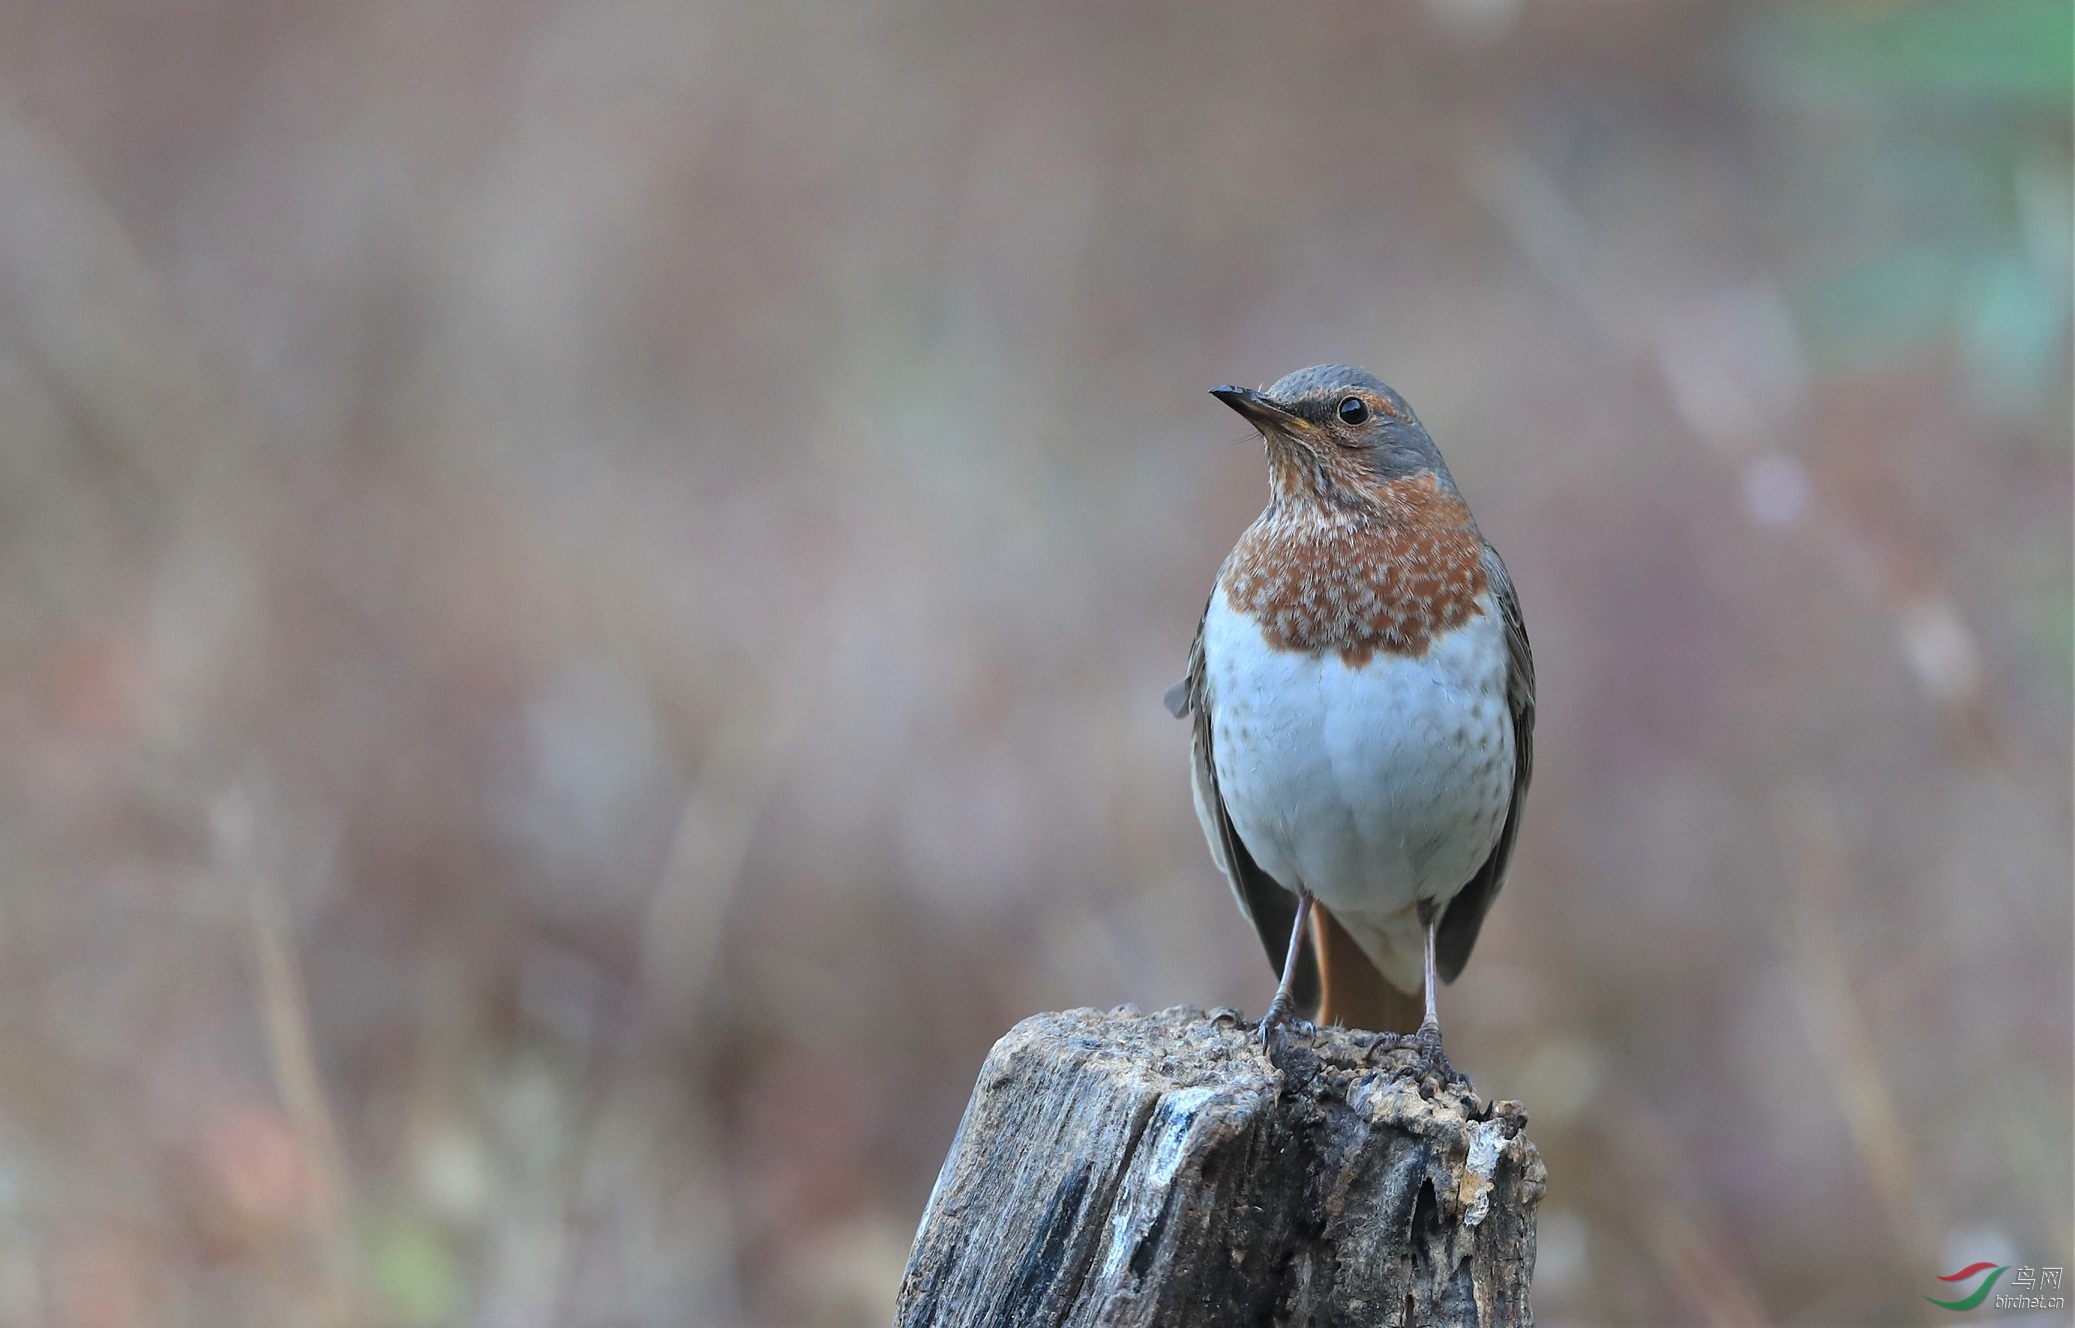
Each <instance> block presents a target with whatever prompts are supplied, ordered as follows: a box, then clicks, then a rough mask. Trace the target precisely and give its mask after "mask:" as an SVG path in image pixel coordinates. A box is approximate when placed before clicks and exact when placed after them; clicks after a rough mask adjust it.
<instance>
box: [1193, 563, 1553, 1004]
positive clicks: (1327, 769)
mask: <svg viewBox="0 0 2075 1328" xmlns="http://www.w3.org/2000/svg"><path fill="white" fill-rule="evenodd" d="M1488 598H1489V597H1488V596H1487V599H1488ZM1481 607H1482V608H1483V609H1484V612H1483V613H1482V614H1481V615H1478V616H1475V617H1473V618H1471V619H1470V620H1469V621H1468V622H1467V623H1465V624H1464V625H1463V626H1462V627H1461V628H1459V629H1458V630H1456V631H1453V632H1450V633H1449V634H1447V635H1446V636H1444V637H1442V638H1441V639H1439V640H1436V641H1434V642H1433V643H1432V644H1431V645H1430V646H1429V647H1428V649H1427V651H1426V653H1425V654H1423V655H1421V656H1419V657H1418V658H1416V659H1413V658H1406V657H1404V656H1399V655H1389V654H1384V653H1382V652H1378V653H1377V654H1376V655H1374V656H1373V657H1371V658H1370V659H1369V660H1368V661H1367V662H1366V663H1364V664H1363V665H1362V666H1360V667H1358V668H1351V667H1349V666H1348V665H1347V664H1345V663H1343V662H1342V661H1341V659H1340V657H1339V656H1338V655H1337V654H1334V653H1331V652H1325V653H1321V654H1315V655H1314V654H1303V653H1297V652H1292V651H1281V650H1274V649H1271V648H1270V647H1269V646H1268V644H1267V643H1266V642H1265V641H1263V640H1262V638H1261V632H1260V629H1259V628H1258V627H1257V626H1256V625H1255V624H1254V622H1253V620H1252V619H1250V618H1247V617H1245V616H1243V615H1241V614H1239V613H1238V612H1236V611H1234V610H1233V609H1232V608H1231V606H1230V605H1229V604H1228V603H1227V602H1226V599H1225V594H1224V591H1223V590H1222V589H1220V590H1219V592H1218V593H1217V595H1216V596H1215V597H1214V598H1213V599H1212V601H1211V605H1210V610H1209V613H1208V615H1207V616H1206V617H1205V619H1204V624H1203V650H1204V667H1205V671H1206V675H1207V682H1208V684H1209V685H1208V687H1207V688H1206V690H1207V692H1208V694H1209V703H1210V713H1211V734H1212V745H1213V753H1214V756H1215V758H1216V766H1217V776H1218V790H1219V792H1220V793H1221V794H1222V795H1223V797H1224V801H1225V808H1226V810H1227V812H1228V813H1229V814H1230V816H1231V817H1232V823H1233V826H1234V828H1236V829H1237V830H1238V831H1239V836H1240V838H1241V839H1242V840H1243V841H1245V843H1246V846H1247V850H1248V851H1249V852H1250V853H1252V854H1253V857H1254V861H1255V862H1257V863H1258V864H1259V865H1260V866H1261V868H1262V870H1264V871H1266V872H1267V873H1268V874H1269V875H1270V876H1273V877H1274V878H1275V879H1276V880H1277V881H1278V882H1280V883H1281V884H1282V885H1283V886H1285V887H1287V888H1289V889H1292V890H1295V889H1299V888H1301V889H1304V890H1308V891H1310V892H1311V893H1312V894H1313V895H1315V896H1317V897H1318V898H1319V899H1320V900H1322V901H1324V903H1325V904H1326V906H1327V907H1328V908H1330V909H1332V911H1333V913H1334V915H1335V916H1336V917H1338V918H1339V919H1341V921H1342V922H1343V923H1345V924H1346V925H1347V928H1348V931H1349V933H1350V934H1351V935H1353V936H1354V938H1355V939H1356V940H1357V941H1359V942H1361V943H1362V946H1363V948H1364V949H1365V950H1367V951H1368V952H1369V953H1370V957H1371V958H1372V959H1374V960H1375V961H1376V963H1377V965H1378V967H1379V968H1381V969H1382V971H1383V973H1384V975H1385V976H1386V977H1388V978H1390V979H1391V980H1392V981H1393V982H1394V983H1396V984H1397V985H1398V986H1400V987H1402V988H1404V989H1406V990H1417V988H1418V986H1419V980H1420V953H1421V950H1420V939H1421V937H1420V926H1419V921H1418V917H1417V910H1416V907H1415V905H1416V904H1417V902H1418V901H1419V900H1421V899H1432V900H1435V901H1436V902H1439V903H1445V902H1446V901H1447V900H1449V899H1450V898H1452V897H1454V895H1455V893H1456V891H1458V890H1460V889H1461V888H1462V887H1463V886H1464V885H1465V884H1467V883H1468V881H1469V879H1470V877H1471V876H1473V875H1475V874H1476V871H1477V869H1478V867H1480V866H1482V865H1483V863H1484V860H1485V858H1486V857H1488V856H1489V855H1490V853H1491V850H1492V848H1493V846H1494V845H1496V844H1497V843H1498V838H1499V831H1500V829H1501V827H1502V826H1503V825H1504V823H1505V817H1506V808H1507V805H1508V803H1509V802H1510V801H1511V799H1512V791H1513V718H1512V714H1511V712H1510V711H1508V710H1507V708H1506V642H1505V633H1504V629H1503V627H1502V626H1501V625H1500V620H1499V616H1498V613H1497V612H1496V610H1495V608H1494V606H1493V605H1491V604H1490V603H1488V602H1487V603H1484V604H1482V606H1481Z"/></svg>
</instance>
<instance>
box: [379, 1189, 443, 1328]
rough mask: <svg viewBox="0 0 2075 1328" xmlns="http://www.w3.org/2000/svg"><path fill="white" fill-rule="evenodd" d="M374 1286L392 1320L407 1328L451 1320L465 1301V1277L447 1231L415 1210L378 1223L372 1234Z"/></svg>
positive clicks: (430, 1326) (433, 1327)
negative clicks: (444, 1232) (449, 1245)
mask: <svg viewBox="0 0 2075 1328" xmlns="http://www.w3.org/2000/svg"><path fill="white" fill-rule="evenodd" d="M367 1248H368V1264H369V1270H370V1272H371V1273H372V1275H373V1278H374V1284H375V1289H376V1290H377V1291H378V1292H379V1293H380V1294H381V1297H382V1304H383V1306H384V1307H385V1309H386V1310H387V1311H388V1314H389V1317H390V1319H391V1320H392V1321H394V1322H396V1323H399V1324H403V1325H405V1328H436V1325H439V1324H443V1323H447V1322H450V1321H451V1320H452V1319H453V1317H454V1312H455V1310H456V1309H457V1308H458V1307H459V1304H460V1300H461V1279H460V1274H459V1270H458V1269H457V1268H456V1267H455V1266H454V1256H453V1254H452V1252H451V1251H450V1250H449V1249H448V1247H447V1241H446V1237H445V1235H444V1234H443V1233H442V1232H441V1231H440V1230H439V1228H438V1227H436V1226H434V1225H433V1224H432V1223H430V1222H427V1221H425V1220H424V1219H423V1218H420V1217H416V1216H414V1215H411V1214H395V1215H392V1216H390V1217H386V1218H384V1219H382V1220H381V1221H380V1222H378V1223H377V1224H376V1226H375V1228H374V1230H373V1231H372V1232H371V1233H370V1235H369V1238H368V1246H367Z"/></svg>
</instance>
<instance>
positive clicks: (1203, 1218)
mask: <svg viewBox="0 0 2075 1328" xmlns="http://www.w3.org/2000/svg"><path fill="white" fill-rule="evenodd" d="M1411 1058H1412V1053H1411V1051H1410V1050H1408V1049H1404V1048H1401V1047H1400V1046H1399V1039H1397V1038H1395V1037H1393V1036H1391V1035H1388V1034H1385V1035H1377V1034H1372V1033H1360V1032H1354V1031H1350V1030H1346V1029H1338V1028H1327V1029H1320V1030H1319V1031H1318V1033H1317V1035H1316V1036H1315V1037H1312V1038H1302V1037H1300V1038H1296V1039H1294V1040H1293V1043H1292V1045H1291V1046H1290V1047H1289V1049H1287V1050H1286V1051H1285V1052H1284V1053H1283V1054H1282V1055H1281V1057H1280V1061H1281V1065H1280V1068H1278V1067H1277V1066H1276V1065H1273V1064H1271V1063H1270V1062H1269V1060H1268V1058H1267V1056H1266V1055H1265V1054H1264V1053H1263V1052H1262V1049H1261V1046H1260V1043H1259V1042H1258V1041H1256V1040H1255V1038H1254V1036H1253V1030H1252V1028H1251V1027H1250V1026H1249V1025H1247V1024H1245V1023H1242V1022H1240V1021H1239V1020H1238V1018H1237V1017H1236V1016H1234V1015H1232V1014H1231V1013H1230V1012H1219V1013H1215V1014H1205V1013H1204V1012H1202V1011H1200V1010H1195V1009H1190V1008H1187V1007H1182V1008H1177V1009H1173V1010H1164V1011H1161V1012H1159V1013H1157V1014H1141V1013H1139V1012H1138V1011H1136V1010H1133V1009H1131V1008H1129V1007H1126V1008H1124V1009H1121V1010H1117V1011H1114V1012H1111V1013H1109V1014H1103V1013H1100V1012H1097V1011H1093V1010H1070V1011H1066V1012H1064V1013H1060V1014H1042V1015H1035V1016H1033V1017H1031V1018H1029V1019H1026V1020H1024V1021H1023V1022H1022V1023H1020V1024H1018V1025H1017V1026H1016V1027H1015V1028H1013V1029H1011V1030H1010V1031H1009V1033H1008V1034H1007V1035H1006V1036H1005V1037H1003V1038H1002V1040H1001V1041H1000V1042H998V1043H996V1044H995V1048H994V1051H993V1052H992V1053H991V1054H990V1055H989V1056H988V1058H987V1063H986V1065H985V1066H984V1067H982V1069H981V1071H980V1078H979V1082H978V1083H977V1084H976V1085H975V1086H974V1089H973V1097H972V1101H971V1102H970V1103H969V1104H968V1105H967V1107H966V1113H965V1120H964V1121H963V1123H962V1124H961V1125H960V1126H959V1130H958V1136H957V1138H956V1139H955V1140H953V1142H952V1145H951V1152H950V1155H949V1156H948V1157H947V1158H946V1159H945V1161H944V1167H943V1170H942V1172H941V1173H940V1174H939V1175H938V1177H937V1184H936V1188H935V1189H934V1190H933V1191H932V1193H931V1195H930V1201H929V1208H928V1211H927V1212H926V1213H925V1214H924V1215H923V1219H922V1226H921V1229H920V1230H919V1231H917V1233H916V1236H915V1246H914V1249H913V1251H912V1253H911V1254H910V1255H909V1258H908V1267H907V1271H906V1273H905V1275H904V1276H903V1277H902V1279H901V1289H900V1298H899V1302H898V1308H897V1311H896V1317H895V1322H896V1325H897V1328H981V1326H982V1325H985V1326H987V1328H995V1326H997V1325H998V1326H1000V1328H1010V1326H1012V1325H1013V1328H1053V1326H1054V1325H1059V1326H1061V1328H1064V1326H1065V1325H1095V1324H1102V1325H1117V1326H1119V1328H1122V1326H1124V1325H1139V1324H1144V1325H1154V1324H1160V1325H1179V1324H1188V1325H1225V1324H1233V1325H1241V1324H1243V1325H1248V1326H1249V1328H1254V1326H1257V1325H1276V1326H1278V1328H1284V1326H1287V1328H1296V1326H1297V1325H1307V1326H1313V1325H1315V1326H1316V1328H1327V1326H1328V1325H1331V1326H1333V1328H1354V1326H1355V1325H1394V1326H1395V1325H1447V1326H1448V1328H1471V1326H1472V1325H1474V1326H1475V1328H1500V1326H1502V1325H1503V1326H1507V1328H1510V1326H1511V1325H1526V1324H1528V1323H1530V1322H1531V1320H1530V1317H1529V1313H1528V1296H1527V1291H1528V1278H1529V1275H1530V1273H1531V1272H1532V1271H1533V1267H1534V1249H1535V1226H1534V1211H1535V1205H1536V1203H1537V1202H1538V1201H1539V1200H1540V1199H1541V1196H1542V1189H1543V1185H1544V1182H1545V1179H1546V1176H1547V1173H1546V1171H1545V1170H1544V1169H1543V1166H1542V1160H1541V1157H1540V1156H1539V1155H1538V1154H1537V1153H1536V1152H1535V1148H1534V1145H1533V1144H1531V1143H1529V1142H1528V1140H1527V1137H1526V1135H1525V1134H1524V1133H1523V1132H1522V1131H1523V1128H1524V1126H1525V1124H1526V1117H1525V1115H1524V1114H1523V1113H1522V1112H1521V1111H1520V1109H1519V1107H1518V1106H1517V1105H1515V1104H1512V1103H1497V1104H1493V1105H1492V1106H1491V1107H1488V1108H1487V1107H1485V1106H1484V1105H1483V1104H1481V1103H1480V1102H1478V1101H1477V1099H1476V1098H1475V1097H1474V1095H1471V1094H1470V1093H1469V1092H1468V1090H1467V1089H1466V1088H1463V1087H1461V1086H1456V1087H1448V1088H1441V1089H1440V1090H1439V1091H1434V1089H1433V1087H1432V1085H1429V1088H1428V1093H1429V1094H1430V1095H1423V1093H1422V1090H1421V1087H1420V1085H1419V1084H1418V1083H1416V1082H1414V1081H1413V1080H1412V1079H1411V1078H1410V1077H1409V1072H1408V1071H1407V1066H1408V1065H1409V1063H1410V1061H1411Z"/></svg>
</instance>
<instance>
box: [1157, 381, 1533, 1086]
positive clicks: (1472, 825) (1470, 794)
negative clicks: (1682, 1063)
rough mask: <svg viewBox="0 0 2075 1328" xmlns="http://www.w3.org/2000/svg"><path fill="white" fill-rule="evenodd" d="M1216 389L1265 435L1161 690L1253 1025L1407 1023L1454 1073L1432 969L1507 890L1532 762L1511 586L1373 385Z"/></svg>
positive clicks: (1463, 943)
mask: <svg viewBox="0 0 2075 1328" xmlns="http://www.w3.org/2000/svg"><path fill="white" fill-rule="evenodd" d="M1211 395H1212V396H1214V397H1216V398H1218V400H1220V401H1222V402H1223V403H1224V404H1225V405H1227V406H1229V407H1231V408H1232V409H1233V410H1235V411H1237V412H1238V413H1239V414H1240V415H1241V416H1243V417H1244V418H1245V419H1246V420H1247V422H1248V423H1250V424H1252V425H1253V426H1254V427H1255V428H1256V429H1257V430H1258V431H1259V432H1260V435H1261V439H1262V445H1263V449H1264V451H1265V453H1266V456H1267V462H1268V477H1269V489H1270V494H1269V499H1268V505H1267V507H1266V508H1265V509H1263V511H1262V512H1261V515H1260V516H1259V517H1258V518H1257V519H1256V520H1255V521H1254V523H1253V524H1252V525H1251V526H1249V527H1248V528H1247V529H1246V531H1245V532H1244V533H1243V534H1242V535H1241V536H1240V537H1239V541H1238V543H1237V544H1235V545H1234V546H1233V549H1232V552H1231V553H1230V554H1229V555H1228V556H1227V557H1226V558H1225V561H1224V563H1223V565H1222V566H1221V567H1220V568H1219V570H1218V575H1217V579H1216V581H1215V583H1214V585H1213V587H1212V590H1211V594H1210V599H1209V602H1208V603H1207V604H1206V605H1205V607H1204V611H1203V617H1202V619H1201V620H1200V622H1199V624H1198V626H1197V630H1196V639H1195V642H1194V644H1193V645H1192V646H1191V647H1190V651H1189V663H1188V672H1187V674H1186V676H1184V677H1183V679H1182V680H1181V681H1180V682H1178V683H1176V684H1175V685H1174V686H1173V687H1172V688H1170V689H1169V690H1168V693H1167V697H1166V702H1167V708H1168V710H1169V711H1170V712H1171V713H1173V715H1174V716H1175V717H1176V718H1178V719H1179V718H1189V719H1191V720H1193V725H1192V728H1191V742H1190V748H1191V756H1192V776H1193V778H1192V784H1193V788H1194V794H1195V803H1196V813H1197V817H1198V819H1199V820H1201V822H1202V824H1203V832H1204V837H1205V838H1206V840H1207V841H1208V842H1209V845H1210V852H1211V857H1212V858H1213V859H1214V860H1215V861H1216V863H1217V865H1218V867H1219V868H1220V869H1221V870H1222V871H1223V872H1224V874H1225V876H1226V877H1227V879H1228V880H1229V882H1230V883H1231V886H1232V891H1233V894H1234V895H1235V896H1236V897H1237V898H1238V901H1239V906H1240V909H1241V911H1242V912H1244V913H1245V914H1246V916H1247V917H1248V918H1249V919H1250V920H1251V921H1252V922H1253V925H1254V928H1255V930H1256V931H1257V932H1259V934H1260V937H1261V943H1262V945H1263V947H1264V948H1265V949H1266V950H1267V952H1268V958H1269V962H1270V963H1271V964H1273V965H1274V966H1275V970H1276V974H1277V978H1278V981H1277V985H1276V991H1275V997H1274V999H1273V1000H1272V1001H1271V1002H1270V1004H1269V1007H1268V1012H1267V1015H1266V1016H1265V1017H1264V1018H1263V1019H1262V1021H1261V1024H1260V1036H1261V1038H1262V1040H1263V1041H1264V1043H1268V1044H1269V1045H1270V1047H1271V1049H1272V1048H1273V1047H1274V1046H1275V1045H1276V1042H1275V1039H1277V1038H1280V1037H1286V1036H1287V1035H1288V1031H1289V1026H1290V1025H1291V1024H1292V1023H1293V1022H1294V1021H1297V1020H1300V1019H1301V1020H1309V1021H1315V1022H1317V1023H1339V1024H1344V1025H1348V1026H1351V1027H1357V1028H1365V1029H1370V1030H1373V1031H1377V1032H1392V1033H1398V1034H1401V1035H1402V1034H1408V1033H1409V1034H1410V1035H1411V1036H1412V1037H1413V1038H1414V1039H1415V1040H1416V1045H1418V1046H1420V1047H1422V1048H1423V1052H1422V1055H1423V1057H1425V1058H1427V1060H1428V1063H1429V1065H1430V1066H1432V1065H1438V1067H1439V1068H1442V1069H1444V1070H1446V1071H1447V1073H1449V1074H1451V1075H1452V1074H1453V1073H1454V1071H1453V1069H1452V1068H1451V1067H1448V1064H1447V1060H1446V1057H1445V1055H1443V1053H1442V1045H1441V1027H1440V1016H1439V1011H1438V1007H1437V1003H1436V1000H1435V990H1434V989H1435V979H1436V977H1437V976H1438V978H1439V979H1440V980H1441V981H1444V982H1453V981H1454V980H1455V979H1456V978H1457V977H1458V976H1460V974H1461V973H1462V970H1463V965H1464V964H1465V963H1466V962H1467V961H1468V959H1469V957H1470V950H1471V948H1472V947H1473V946H1474V945H1475V944H1476V942H1477V933H1478V930H1479V928H1480V927H1481V926H1482V925H1483V922H1484V917H1485V914H1486V912H1487V911H1488V910H1489V909H1490V908H1491V904H1492V900H1493V899H1494V898H1495V897H1496V896H1497V894H1498V892H1499V887H1500V886H1501V885H1503V884H1504V882H1505V879H1506V870H1507V867H1508V866H1509V865H1510V863H1511V862H1512V858H1513V847H1514V843H1515V841H1516V839H1517V837H1518V834H1519V830H1520V816H1521V808H1522V804H1523V803H1524V802H1525V801H1526V797H1527V788H1528V780H1529V776H1530V775H1531V773H1532V770H1533V765H1534V726H1535V666H1534V658H1533V655H1532V654H1531V652H1530V650H1529V646H1528V637H1527V627H1526V624H1525V623H1524V622H1523V620H1522V618H1521V613H1520V601H1519V597H1518V596H1517V595H1516V594H1515V592H1514V589H1513V580H1512V577H1511V576H1510V575H1509V574H1508V572H1507V570H1506V564H1505V563H1504V562H1503V561H1502V560H1501V559H1500V558H1499V555H1498V552H1497V550H1495V549H1493V548H1492V546H1491V544H1490V543H1489V542H1488V541H1487V540H1486V539H1485V538H1484V536H1483V534H1482V532H1481V531H1480V530H1479V529H1478V526H1477V522H1476V520H1475V518H1473V517H1472V516H1471V514H1470V508H1469V505H1468V504H1467V503H1465V502H1464V501H1463V497H1462V495H1461V493H1460V492H1459V491H1458V490H1457V488H1456V484H1455V479H1454V477H1453V476H1452V475H1450V474H1449V471H1448V465H1447V463H1446V462H1445V461H1443V460H1442V458H1441V452H1440V450H1439V449H1438V448H1437V447H1436V446H1435V445H1434V440H1433V438H1432V437H1431V436H1430V435H1429V434H1428V433H1427V430H1426V426H1425V425H1423V424H1421V423H1420V421H1419V417H1418V416H1416V415H1414V414H1413V412H1412V408H1411V406H1410V405H1408V404H1407V403H1406V401H1405V399H1404V398H1403V397H1402V396H1400V395H1399V394H1398V393H1397V392H1396V391H1394V390H1393V389H1392V388H1390V387H1389V386H1387V385H1386V384H1384V383H1383V382H1382V381H1380V380H1379V379H1377V378H1376V377H1374V376H1373V375H1371V374H1369V373H1368V372H1366V371H1364V370H1362V369H1357V368H1354V367H1351V366H1348V365H1342V364H1321V365H1314V366H1312V367H1311V368H1308V369H1300V370H1298V371H1297V372H1295V373H1292V374H1289V375H1287V376H1286V377H1284V378H1281V379H1279V380H1278V381H1276V382H1275V383H1274V384H1272V385H1270V386H1269V387H1267V388H1265V389H1258V390H1257V389H1252V388H1244V387H1235V386H1231V385H1226V386H1222V387H1216V388H1212V389H1211ZM1422 992H1423V993H1424V1001H1423V1002H1422V1001H1421V1000H1420V993H1422ZM1415 1019H1417V1020H1418V1021H1419V1022H1418V1026H1417V1028H1413V1027H1411V1025H1412V1022H1413V1021H1414V1020H1415Z"/></svg>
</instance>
